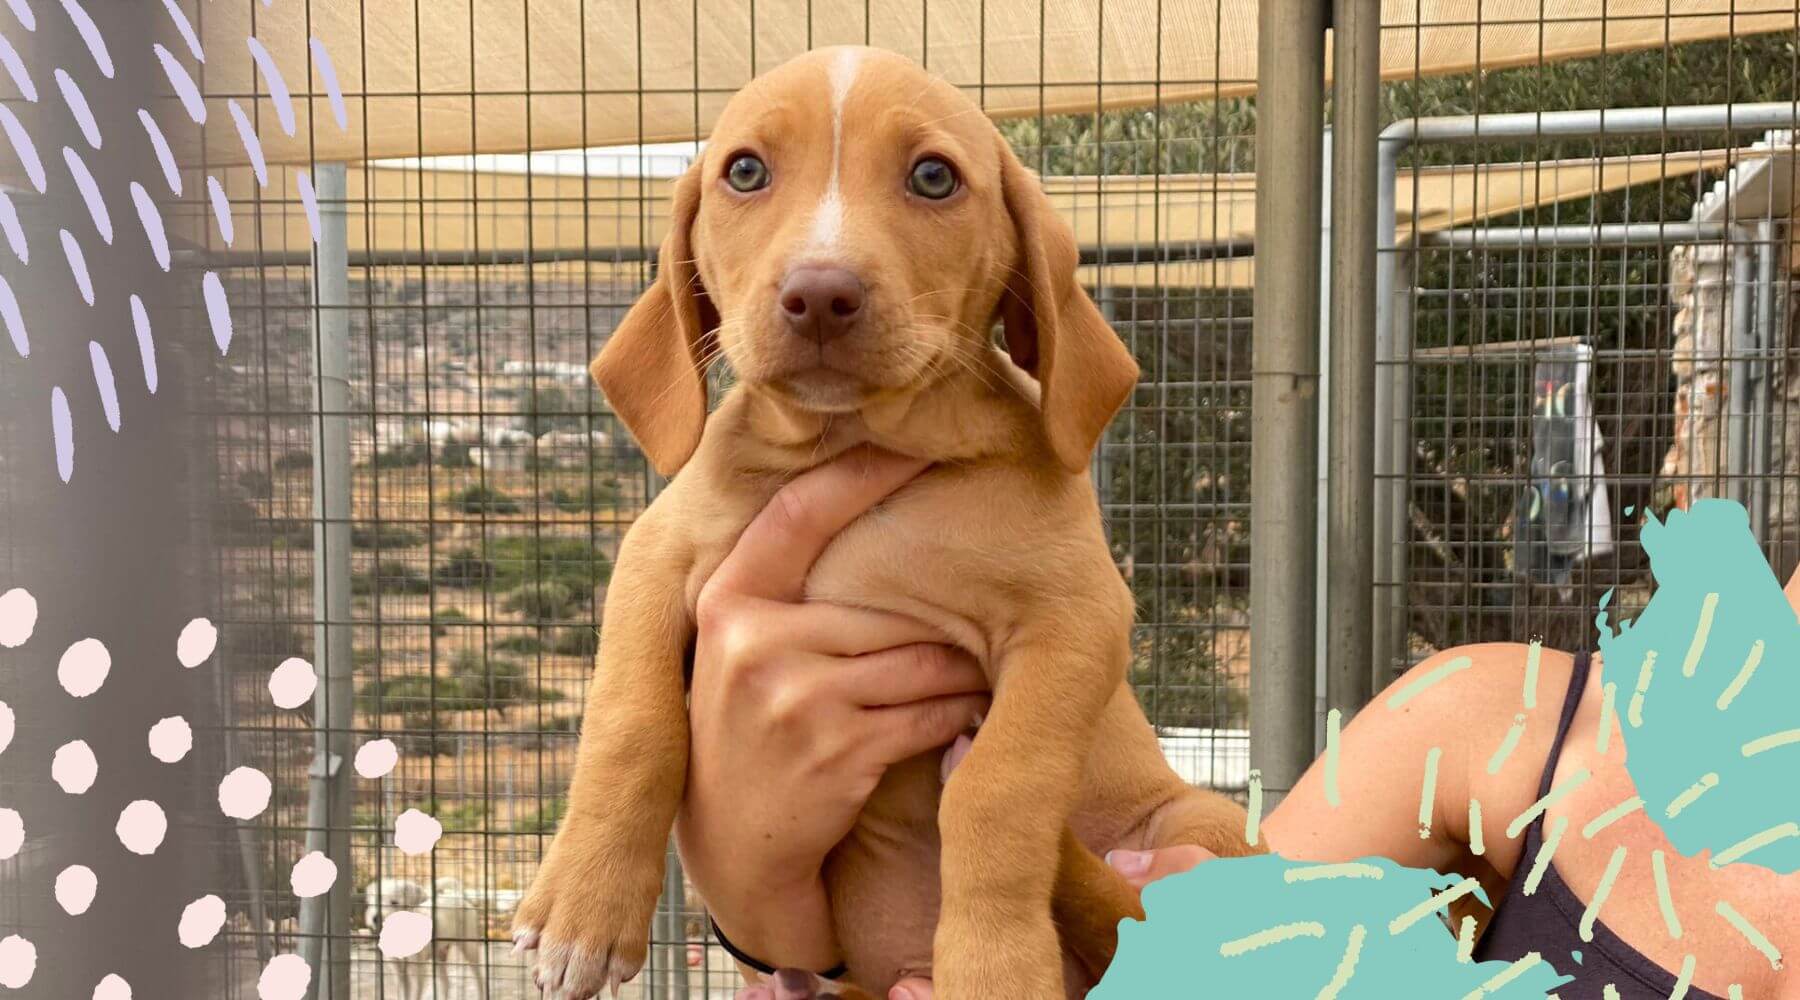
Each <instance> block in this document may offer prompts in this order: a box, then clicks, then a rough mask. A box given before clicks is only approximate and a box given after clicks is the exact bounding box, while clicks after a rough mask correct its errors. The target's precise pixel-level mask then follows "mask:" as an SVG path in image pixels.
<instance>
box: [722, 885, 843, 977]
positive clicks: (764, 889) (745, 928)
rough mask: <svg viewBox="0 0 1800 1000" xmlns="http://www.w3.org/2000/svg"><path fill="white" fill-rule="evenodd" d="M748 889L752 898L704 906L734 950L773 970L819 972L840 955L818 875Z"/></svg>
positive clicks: (829, 966) (826, 900) (829, 906)
mask: <svg viewBox="0 0 1800 1000" xmlns="http://www.w3.org/2000/svg"><path fill="white" fill-rule="evenodd" d="M753 888H754V890H755V896H754V898H743V899H732V898H725V899H720V900H717V901H713V900H708V904H707V905H708V907H709V908H710V909H711V911H712V916H713V920H714V921H715V922H717V923H718V925H719V929H720V930H722V931H724V932H725V936H726V937H728V938H730V939H731V943H732V944H734V945H736V946H737V949H738V950H739V951H741V952H744V953H745V954H747V955H750V956H751V957H753V958H755V959H757V960H758V961H761V962H765V963H767V964H769V965H771V966H774V967H775V968H778V969H786V968H795V969H806V970H809V971H813V972H823V971H825V970H826V969H829V968H831V967H832V966H834V965H836V964H837V963H838V962H839V961H840V960H841V959H842V954H841V953H840V952H839V950H838V944H837V934H836V932H835V930H834V928H833V925H832V922H831V901H830V897H829V896H828V895H827V894H826V892H825V882H824V880H823V879H821V878H819V877H817V876H814V878H813V879H812V880H811V881H810V884H807V883H801V884H797V885H792V886H785V887H783V886H758V887H753ZM745 971H748V970H747V969H746V970H745Z"/></svg>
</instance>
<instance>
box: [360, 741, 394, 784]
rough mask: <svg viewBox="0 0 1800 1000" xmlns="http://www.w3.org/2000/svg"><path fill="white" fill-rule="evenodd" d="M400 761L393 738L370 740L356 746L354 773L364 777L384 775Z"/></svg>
mask: <svg viewBox="0 0 1800 1000" xmlns="http://www.w3.org/2000/svg"><path fill="white" fill-rule="evenodd" d="M399 762H400V750H399V748H397V747H395V746H394V741H393V740H370V741H369V742H367V743H364V744H363V745H362V746H360V747H357V748H356V773H357V774H360V775H362V776H363V777H365V778H380V777H385V776H386V775H387V773H388V772H389V771H392V770H393V769H394V765H395V764H397V763H399Z"/></svg>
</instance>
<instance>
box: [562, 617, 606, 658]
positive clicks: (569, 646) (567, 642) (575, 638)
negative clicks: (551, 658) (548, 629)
mask: <svg viewBox="0 0 1800 1000" xmlns="http://www.w3.org/2000/svg"><path fill="white" fill-rule="evenodd" d="M550 651H551V652H552V653H558V654H561V655H563V656H583V657H590V658H591V657H592V656H593V655H594V654H596V653H598V652H600V633H598V632H596V631H594V630H593V629H591V628H587V627H585V626H580V625H573V626H570V627H569V628H565V629H563V630H561V631H559V632H557V633H556V640H555V641H554V642H552V643H551V644H550Z"/></svg>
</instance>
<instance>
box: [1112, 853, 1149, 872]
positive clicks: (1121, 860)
mask: <svg viewBox="0 0 1800 1000" xmlns="http://www.w3.org/2000/svg"><path fill="white" fill-rule="evenodd" d="M1106 863H1107V864H1109V865H1112V867H1113V870H1114V871H1116V872H1118V873H1119V874H1120V875H1124V876H1126V877H1127V878H1130V877H1131V876H1134V875H1142V874H1144V873H1145V872H1147V871H1149V870H1150V854H1149V852H1148V851H1108V852H1106Z"/></svg>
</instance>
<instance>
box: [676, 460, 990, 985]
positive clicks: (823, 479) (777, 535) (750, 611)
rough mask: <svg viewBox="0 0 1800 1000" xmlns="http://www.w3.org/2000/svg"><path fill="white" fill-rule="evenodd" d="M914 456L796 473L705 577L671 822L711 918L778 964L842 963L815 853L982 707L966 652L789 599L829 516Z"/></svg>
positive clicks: (858, 512)
mask: <svg viewBox="0 0 1800 1000" xmlns="http://www.w3.org/2000/svg"><path fill="white" fill-rule="evenodd" d="M925 464H926V463H924V462H920V461H916V460H913V459H907V458H900V457H898V456H894V455H890V454H886V453H880V452H872V451H864V450H859V451H857V452H853V453H851V454H849V455H846V456H844V457H842V458H840V459H837V460H835V461H832V462H829V463H827V464H825V465H823V466H821V467H819V468H817V469H814V470H812V471H811V472H808V473H806V474H804V475H802V476H800V477H799V478H797V479H796V480H794V482H792V483H791V484H789V485H788V486H786V487H785V488H783V489H782V490H781V492H780V493H778V494H777V495H776V496H775V498H774V499H773V500H772V501H771V502H770V503H769V505H768V506H767V507H766V508H765V509H764V510H763V512H762V513H761V514H760V515H758V516H757V518H756V519H755V520H754V521H753V522H751V524H750V526H749V527H748V528H747V529H745V531H744V534H743V536H742V537H741V538H740V539H739V540H738V543H737V545H736V546H735V547H734V548H733V549H732V552H731V555H730V556H728V557H727V558H726V560H725V561H724V563H723V564H721V565H720V567H719V569H718V570H717V572H715V573H714V574H713V576H712V578H711V579H710V581H709V582H708V583H707V585H706V588H705V590H704V591H703V592H702V597H701V601H700V608H699V616H698V619H699V620H698V630H697V638H696V647H695V653H694V677H693V684H692V688H691V693H690V701H689V712H688V714H689V718H690V720H691V721H690V727H691V732H692V734H693V741H692V756H691V759H690V761H689V765H688V789H687V797H686V799H685V800H684V802H683V804H682V808H681V812H680V813H679V816H678V819H677V822H676V838H677V841H678V843H679V845H680V849H681V853H682V858H683V861H684V863H685V864H686V866H687V871H688V874H689V875H690V876H691V877H692V878H693V880H694V883H695V884H696V885H697V886H698V887H699V888H700V890H701V893H702V895H704V897H705V898H706V901H707V904H708V906H709V907H710V908H711V910H712V912H713V915H714V919H716V920H717V921H718V923H719V926H720V927H721V928H722V929H723V930H724V931H725V933H726V934H727V935H729V936H730V938H731V939H732V942H733V943H734V944H736V945H737V946H738V947H739V948H741V949H743V950H744V951H746V952H748V953H750V954H752V955H755V956H757V957H758V958H760V959H762V960H763V961H766V962H770V963H773V964H775V965H779V966H784V967H788V966H791V967H796V968H803V969H825V968H828V967H829V966H832V965H834V964H836V963H837V962H838V961H839V959H840V957H841V956H840V955H839V953H838V948H837V944H836V942H835V940H834V936H833V931H832V923H831V915H830V910H829V905H828V903H827V900H826V893H825V885H824V882H823V879H822V877H821V874H820V866H821V864H822V863H823V861H824V859H825V855H826V854H827V853H828V852H829V851H830V850H831V848H832V847H833V846H834V845H836V844H837V842H838V841H840V840H842V839H843V838H844V835H845V834H847V833H848V832H849V831H850V828H851V826H852V825H853V824H854V823H855V821H856V817H857V815H858V814H859V813H860V812H861V811H862V808H863V805H864V803H865V802H866V801H867V800H868V797H869V795H870V793H871V792H872V791H874V789H875V785H876V782H878V781H879V780H880V779H881V775H882V773H883V772H884V771H885V770H886V769H887V767H888V765H890V764H892V763H894V762H896V761H900V760H904V759H906V758H908V757H912V756H915V755H917V754H921V753H924V752H926V751H929V750H931V749H933V748H934V747H941V746H944V745H946V744H948V743H950V742H951V741H952V740H953V739H955V737H956V735H957V734H958V733H960V732H962V731H963V730H965V729H966V728H968V725H969V722H970V720H971V719H972V718H974V717H975V716H976V714H977V713H980V712H983V711H985V710H986V708H987V703H988V682H987V678H986V676H985V675H984V674H983V673H982V671H981V667H980V665H979V664H978V663H976V662H975V661H974V659H973V658H971V657H970V656H969V655H968V654H967V653H964V652H962V651H961V650H958V649H955V648H953V647H951V646H947V645H943V644H942V639H943V637H942V636H940V635H938V634H937V633H936V632H934V631H933V630H931V629H929V628H927V627H925V626H924V625H921V624H919V623H918V622H915V621H913V620H911V619H908V618H904V617H901V616H898V615H891V614H884V613H880V612H875V611H867V610H862V609H857V608H847V607H843V606H839V605H832V604H823V603H817V602H807V601H805V600H804V599H803V591H804V585H805V580H806V574H807V571H808V570H809V569H811V567H812V564H813V561H814V560H815V559H817V557H818V556H819V554H820V553H821V552H822V551H824V549H825V547H826V546H827V545H828V544H829V543H830V542H831V540H832V537H833V536H834V535H836V533H837V531H838V530H839V529H841V528H842V527H843V526H845V525H847V524H849V523H850V522H851V521H853V520H855V519H856V518H858V517H860V516H862V515H863V514H864V513H866V512H867V511H868V510H869V509H870V508H871V507H873V506H874V505H876V504H877V503H879V502H880V501H881V500H882V499H883V498H884V497H886V496H887V495H888V494H889V493H891V492H892V491H893V490H895V489H897V488H898V487H900V486H901V485H902V484H904V483H905V482H907V481H908V480H910V479H912V477H913V476H915V475H917V474H918V473H919V472H920V471H921V470H922V469H923V468H924V467H925Z"/></svg>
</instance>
